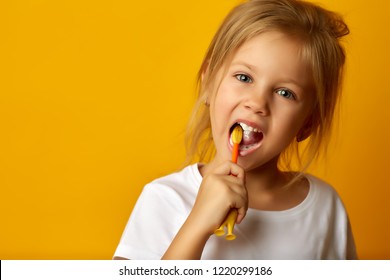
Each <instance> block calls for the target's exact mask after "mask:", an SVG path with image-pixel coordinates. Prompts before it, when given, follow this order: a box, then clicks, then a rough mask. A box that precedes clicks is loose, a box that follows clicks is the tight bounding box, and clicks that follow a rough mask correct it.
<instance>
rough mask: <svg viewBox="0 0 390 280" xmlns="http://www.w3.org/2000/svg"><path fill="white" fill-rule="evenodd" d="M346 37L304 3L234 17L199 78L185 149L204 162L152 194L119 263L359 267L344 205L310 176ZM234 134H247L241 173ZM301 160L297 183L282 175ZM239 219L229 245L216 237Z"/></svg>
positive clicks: (135, 217)
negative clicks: (237, 129)
mask: <svg viewBox="0 0 390 280" xmlns="http://www.w3.org/2000/svg"><path fill="white" fill-rule="evenodd" d="M348 33H349V30H348V28H347V26H346V24H345V23H344V22H343V21H342V19H341V17H340V16H339V15H337V14H335V13H333V12H330V11H327V10H324V9H323V8H320V7H318V6H316V5H314V4H310V3H308V2H303V1H298V0H252V1H246V2H244V3H242V4H241V5H239V6H237V7H236V8H235V9H233V10H232V11H231V13H230V14H229V15H228V16H227V18H226V19H225V21H224V22H223V23H222V25H221V27H220V29H219V30H218V32H217V33H216V35H215V37H214V39H213V40H212V42H211V45H210V47H209V50H208V52H207V54H206V56H205V58H204V61H203V64H202V66H201V69H200V72H199V85H200V87H199V99H198V102H197V104H196V106H195V109H194V117H193V118H192V121H191V123H190V128H191V129H190V130H189V136H188V139H189V142H190V143H189V155H190V157H192V158H194V157H195V155H196V154H197V153H198V149H199V155H200V162H199V163H196V164H192V165H189V166H187V167H186V168H184V169H183V170H182V171H180V172H178V173H174V174H170V175H168V176H166V177H163V178H159V179H157V180H155V181H153V182H151V183H150V184H148V185H146V186H145V188H144V190H143V192H142V194H141V196H140V197H139V200H138V201H137V204H136V206H135V208H134V210H133V213H132V215H131V217H130V220H129V222H128V224H127V226H126V229H125V231H124V233H123V236H122V239H121V241H120V243H119V246H118V247H117V249H116V252H115V257H114V258H115V259H118V258H127V259H160V258H162V259H354V258H356V251H355V244H354V240H353V236H352V232H351V228H350V223H349V220H348V216H347V213H346V210H345V209H344V206H343V204H342V202H341V200H340V198H339V196H338V195H337V193H336V192H335V190H334V189H333V188H332V187H331V186H329V185H328V184H326V183H325V182H323V181H321V180H320V179H318V178H316V177H314V176H312V175H309V174H305V173H304V172H303V171H304V169H305V168H306V167H307V166H308V165H309V164H310V162H311V161H312V160H313V159H314V158H315V157H316V156H317V154H318V152H319V150H320V148H321V147H324V146H326V139H327V136H328V135H329V133H330V130H331V122H332V118H333V113H334V110H335V106H336V103H337V100H338V98H339V91H340V85H341V81H342V74H343V65H344V62H345V53H344V50H343V48H342V46H341V45H340V42H339V40H340V38H341V37H343V36H344V35H346V34H348ZM236 125H240V126H241V127H242V130H243V134H244V137H243V140H242V141H241V143H240V146H239V157H238V162H237V164H235V163H233V162H231V154H232V149H233V144H232V141H231V140H230V137H231V131H232V127H234V126H236ZM303 140H306V141H304V143H303V144H304V149H303V150H302V149H298V147H299V146H300V144H302V141H303ZM294 154H298V155H299V158H298V159H299V160H298V161H297V160H296V162H300V163H301V168H300V170H299V171H298V172H292V171H288V169H287V168H288V167H289V165H290V164H289V163H290V162H291V158H292V156H293V155H294ZM208 158H209V160H207V159H208ZM205 162H207V163H205ZM232 209H235V210H236V211H237V212H238V216H237V218H236V226H235V228H234V234H235V235H236V237H237V238H236V239H235V240H234V241H228V240H226V239H225V238H223V237H218V236H216V235H215V234H214V231H215V230H216V229H217V228H218V227H219V226H220V225H221V224H222V223H223V221H224V220H225V217H226V216H227V214H228V213H229V211H231V210H232Z"/></svg>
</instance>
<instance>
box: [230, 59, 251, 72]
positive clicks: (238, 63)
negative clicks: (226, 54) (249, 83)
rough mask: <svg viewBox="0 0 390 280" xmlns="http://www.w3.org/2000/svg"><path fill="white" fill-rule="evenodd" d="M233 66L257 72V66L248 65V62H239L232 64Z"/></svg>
mask: <svg viewBox="0 0 390 280" xmlns="http://www.w3.org/2000/svg"><path fill="white" fill-rule="evenodd" d="M231 65H232V66H237V65H239V66H245V67H246V68H248V69H250V70H252V71H255V70H257V67H256V66H255V65H252V64H250V63H246V62H243V61H237V62H232V64H231Z"/></svg>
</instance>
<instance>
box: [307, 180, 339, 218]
mask: <svg viewBox="0 0 390 280" xmlns="http://www.w3.org/2000/svg"><path fill="white" fill-rule="evenodd" d="M305 177H306V178H307V180H308V181H309V184H310V192H311V195H312V201H313V202H314V205H316V206H317V208H320V209H321V208H322V209H326V208H328V209H329V210H332V211H336V212H341V213H344V212H345V207H344V204H343V202H342V199H341V197H340V196H339V194H338V193H337V191H336V189H335V188H334V187H333V186H332V185H330V184H329V183H328V182H326V181H324V180H322V179H320V178H318V177H316V176H314V175H311V174H305Z"/></svg>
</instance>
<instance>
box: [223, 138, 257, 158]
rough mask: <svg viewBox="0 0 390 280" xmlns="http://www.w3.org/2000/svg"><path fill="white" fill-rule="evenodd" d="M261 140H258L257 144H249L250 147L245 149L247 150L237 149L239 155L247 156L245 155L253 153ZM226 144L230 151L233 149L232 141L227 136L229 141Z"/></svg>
mask: <svg viewBox="0 0 390 280" xmlns="http://www.w3.org/2000/svg"><path fill="white" fill-rule="evenodd" d="M262 142H263V141H260V142H259V143H257V144H255V145H253V146H251V147H250V148H249V149H247V150H241V149H240V150H239V155H240V156H242V157H244V156H247V155H249V154H251V153H253V152H254V151H256V150H257V149H258V148H260V146H261V143H262ZM228 145H229V149H230V151H233V143H232V142H231V141H230V138H229V141H228Z"/></svg>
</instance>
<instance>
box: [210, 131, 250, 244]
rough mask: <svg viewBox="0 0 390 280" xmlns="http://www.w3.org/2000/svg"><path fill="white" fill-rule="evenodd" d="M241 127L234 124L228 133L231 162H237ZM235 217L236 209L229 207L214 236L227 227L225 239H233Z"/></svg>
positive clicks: (222, 233)
mask: <svg viewBox="0 0 390 280" xmlns="http://www.w3.org/2000/svg"><path fill="white" fill-rule="evenodd" d="M242 133H243V132H242V127H241V126H240V125H236V126H235V127H234V128H233V131H232V134H231V135H230V139H231V140H232V142H233V152H232V162H234V163H237V159H238V153H239V146H240V143H241V140H242ZM236 219H237V209H231V210H230V211H229V214H228V215H227V217H226V219H225V221H224V222H223V223H222V224H221V226H220V227H219V228H218V229H216V230H215V231H214V234H215V235H216V236H223V235H224V234H225V230H224V227H225V226H226V227H227V231H228V232H227V234H226V237H225V238H226V240H234V239H236V236H235V235H234V234H233V229H234V223H235V222H236Z"/></svg>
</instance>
